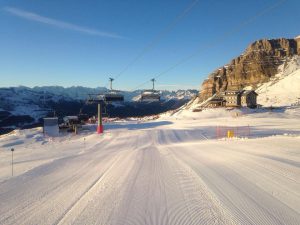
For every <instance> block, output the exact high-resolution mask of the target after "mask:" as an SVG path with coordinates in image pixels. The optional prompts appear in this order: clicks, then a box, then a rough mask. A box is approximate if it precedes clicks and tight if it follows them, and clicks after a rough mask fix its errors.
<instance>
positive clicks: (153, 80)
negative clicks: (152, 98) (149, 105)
mask: <svg viewBox="0 0 300 225" xmlns="http://www.w3.org/2000/svg"><path fill="white" fill-rule="evenodd" d="M151 81H152V90H153V91H154V90H155V89H154V83H155V81H156V80H155V79H154V78H153V79H151Z"/></svg>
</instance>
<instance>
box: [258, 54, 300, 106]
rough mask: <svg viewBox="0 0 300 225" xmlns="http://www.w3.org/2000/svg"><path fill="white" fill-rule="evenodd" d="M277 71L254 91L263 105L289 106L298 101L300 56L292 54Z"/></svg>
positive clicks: (299, 99)
mask: <svg viewBox="0 0 300 225" xmlns="http://www.w3.org/2000/svg"><path fill="white" fill-rule="evenodd" d="M278 70H279V73H278V74H277V75H275V77H273V78H271V80H270V81H269V82H267V83H264V84H262V85H261V86H260V87H259V88H258V89H257V90H256V92H257V93H258V97H257V101H258V103H259V104H261V105H263V106H289V105H292V104H297V103H300V56H294V57H293V58H291V59H287V61H286V62H285V63H284V64H283V65H281V66H279V68H278Z"/></svg>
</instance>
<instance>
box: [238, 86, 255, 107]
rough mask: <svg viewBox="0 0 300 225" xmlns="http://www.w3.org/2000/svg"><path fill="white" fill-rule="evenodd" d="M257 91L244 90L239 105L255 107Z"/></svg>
mask: <svg viewBox="0 0 300 225" xmlns="http://www.w3.org/2000/svg"><path fill="white" fill-rule="evenodd" d="M256 99H257V93H256V92H255V91H252V90H251V91H244V92H243V93H242V96H241V105H242V106H247V107H249V108H255V107H257V100H256Z"/></svg>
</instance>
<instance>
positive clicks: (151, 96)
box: [140, 78, 161, 102]
mask: <svg viewBox="0 0 300 225" xmlns="http://www.w3.org/2000/svg"><path fill="white" fill-rule="evenodd" d="M155 81H156V80H155V79H154V78H153V79H151V82H152V89H148V90H144V91H142V93H141V98H140V100H141V101H142V102H159V101H160V97H161V96H160V92H159V91H157V90H155V88H154V83H155Z"/></svg>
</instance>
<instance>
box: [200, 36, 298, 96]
mask: <svg viewBox="0 0 300 225" xmlns="http://www.w3.org/2000/svg"><path fill="white" fill-rule="evenodd" d="M296 54H298V55H300V36H299V37H297V38H295V39H285V38H280V39H273V40H266V39H263V40H259V41H256V42H254V43H252V44H251V45H250V46H249V47H248V48H247V49H246V51H245V52H244V53H243V54H241V55H240V56H238V57H237V58H235V59H233V60H232V61H231V62H230V63H229V64H227V65H226V66H223V67H221V68H219V69H217V70H216V71H214V72H213V73H211V74H210V75H209V77H208V78H207V79H206V80H205V81H204V82H203V83H202V87H201V91H200V93H199V99H200V101H204V100H205V99H207V98H209V97H211V96H212V95H213V94H215V93H218V92H220V91H225V90H234V89H241V88H244V87H246V86H252V87H255V86H256V85H257V84H259V83H264V82H267V81H269V79H270V77H272V76H274V75H275V74H276V73H277V68H278V66H279V65H280V64H282V63H284V61H285V59H286V57H290V56H293V55H296Z"/></svg>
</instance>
